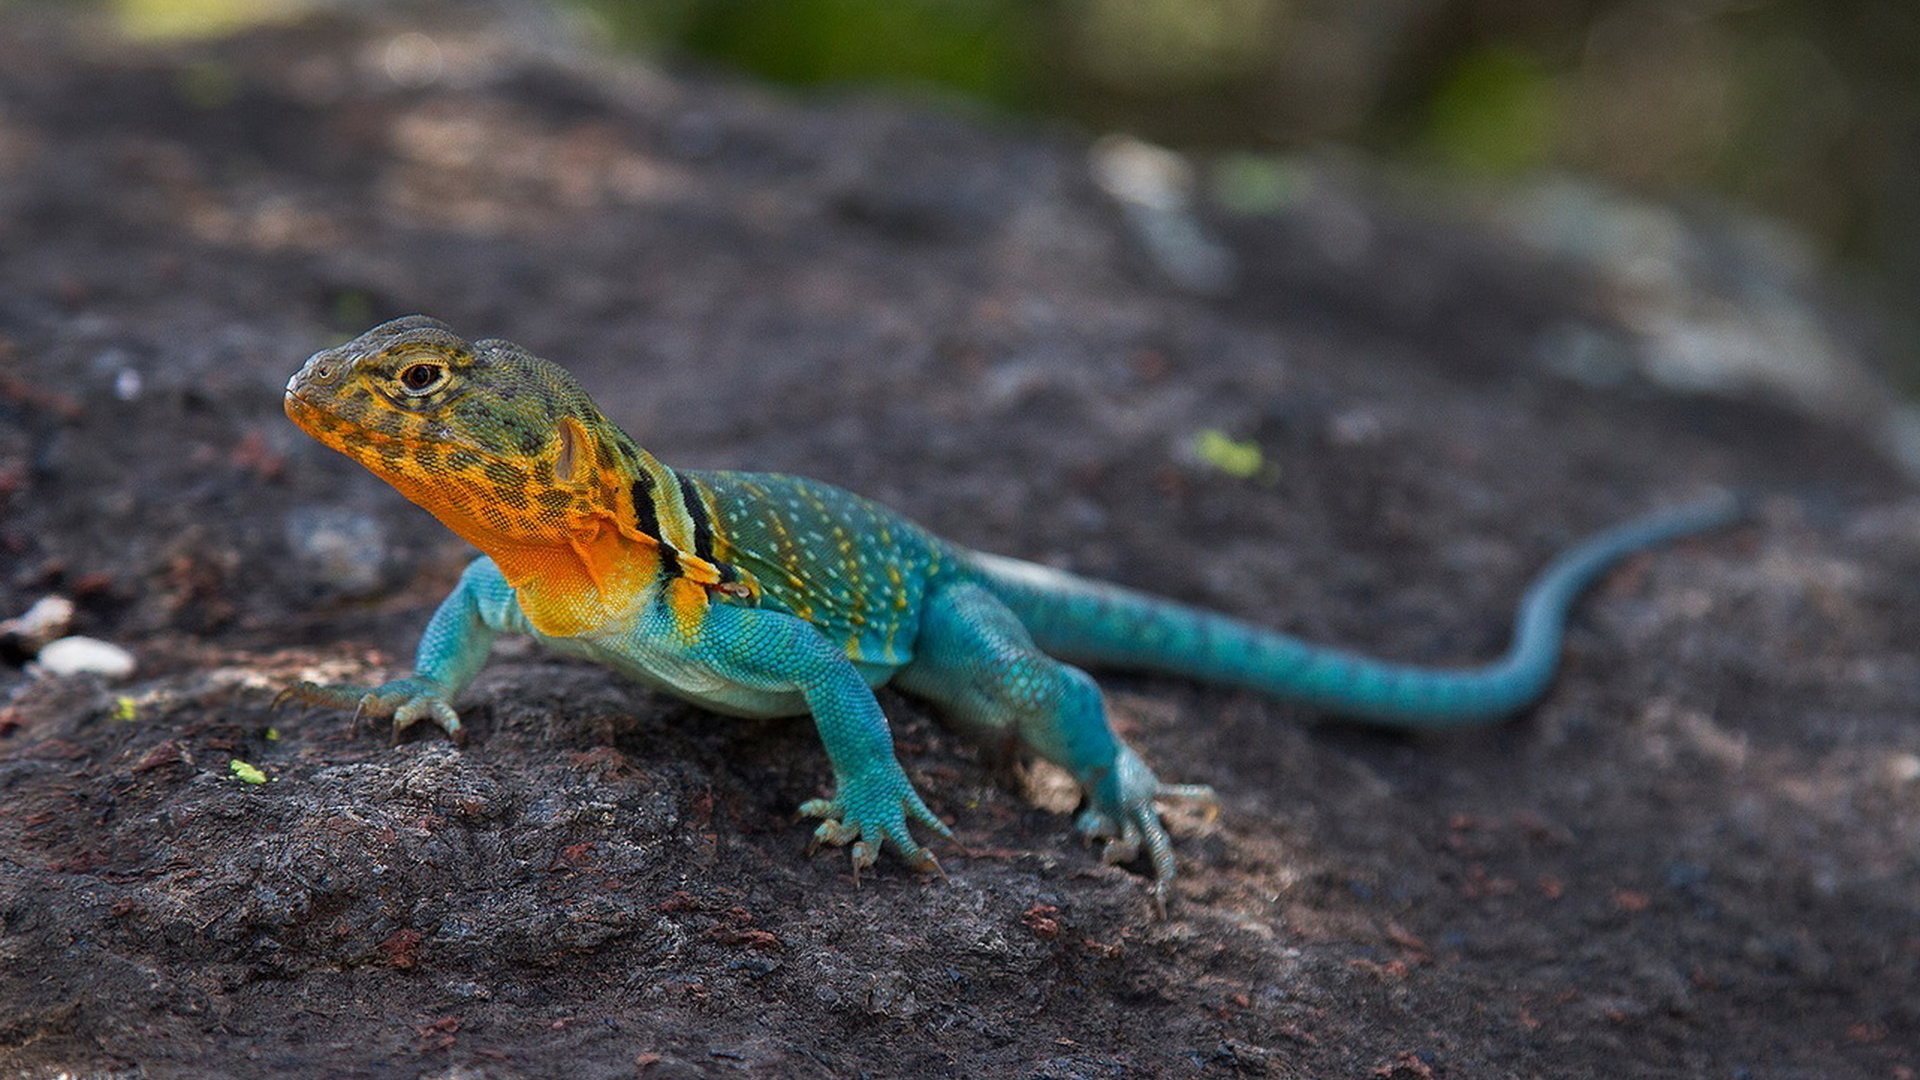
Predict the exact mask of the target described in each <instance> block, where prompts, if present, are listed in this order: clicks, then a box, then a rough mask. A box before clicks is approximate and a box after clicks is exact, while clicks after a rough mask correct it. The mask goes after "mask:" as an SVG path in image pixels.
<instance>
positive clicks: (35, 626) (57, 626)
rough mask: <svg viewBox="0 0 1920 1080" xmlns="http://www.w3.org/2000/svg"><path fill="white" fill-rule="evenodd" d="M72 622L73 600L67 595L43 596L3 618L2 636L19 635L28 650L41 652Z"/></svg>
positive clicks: (14, 636)
mask: <svg viewBox="0 0 1920 1080" xmlns="http://www.w3.org/2000/svg"><path fill="white" fill-rule="evenodd" d="M72 625H73V601H71V600H69V599H67V598H66V597H64V596H43V597H41V598H40V599H38V600H35V601H34V602H33V606H32V607H30V608H28V609H27V610H26V611H25V612H24V613H23V614H21V615H19V616H17V617H15V618H11V619H7V620H5V621H0V637H11V638H17V639H19V641H20V643H21V645H23V646H24V647H25V648H26V650H27V651H28V652H30V653H31V652H38V651H40V649H42V648H44V647H45V646H46V644H47V642H49V641H52V640H54V639H55V638H57V637H59V636H60V635H62V634H65V633H66V632H67V628H68V627H69V626H72Z"/></svg>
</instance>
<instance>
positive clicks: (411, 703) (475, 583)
mask: <svg viewBox="0 0 1920 1080" xmlns="http://www.w3.org/2000/svg"><path fill="white" fill-rule="evenodd" d="M528 631H529V627H528V626H527V622H526V618H525V616H523V615H522V614H521V613H520V605H519V601H518V600H517V599H516V598H515V597H514V592H513V588H512V586H510V585H508V584H507V581H506V579H505V578H504V577H502V576H501V575H500V570H499V568H498V567H496V566H494V564H493V560H492V559H488V558H484V557H483V558H479V559H475V560H474V561H473V562H472V563H470V564H468V566H467V569H466V570H465V571H464V572H463V573H461V575H460V581H459V583H458V584H457V585H455V586H454V587H453V591H452V592H450V593H448V594H447V598H446V599H445V600H442V601H441V602H440V607H439V609H438V610H436V611H435V612H434V613H433V618H432V619H431V620H430V621H429V622H428V623H427V628H426V631H425V632H424V633H422V634H421V635H420V644H419V646H418V648H417V649H416V651H415V653H414V661H413V675H412V676H411V677H409V678H405V679H395V680H394V681H392V682H389V683H383V684H381V685H379V686H374V687H366V686H356V685H352V684H348V683H333V684H328V685H321V684H319V683H313V682H307V681H305V680H302V681H300V682H297V683H294V684H293V685H292V686H289V687H287V688H286V689H285V690H282V691H280V693H279V695H278V696H276V697H275V698H274V699H273V703H274V705H275V706H276V707H277V706H279V705H281V704H283V703H285V702H288V701H300V702H304V703H306V704H308V705H320V706H324V707H326V708H334V709H348V708H350V709H353V710H354V719H355V721H356V722H358V720H359V718H360V717H362V716H369V717H373V718H375V719H386V718H388V717H391V718H392V719H393V732H394V736H395V737H396V738H397V737H398V736H399V734H400V733H401V732H402V731H405V730H406V729H407V728H409V727H411V726H413V725H414V724H416V723H418V722H420V721H421V720H431V721H433V722H434V723H435V724H437V725H438V726H439V727H440V728H441V729H442V730H444V731H445V732H446V733H447V734H448V735H449V736H450V737H451V738H452V739H453V741H454V742H456V743H464V742H465V741H466V734H467V733H466V729H465V728H463V727H461V726H460V714H459V713H458V712H456V711H454V708H453V699H454V697H455V696H456V695H458V694H459V693H460V691H461V690H463V689H465V688H466V686H467V684H468V683H470V682H472V681H473V677H474V676H475V675H476V674H478V673H479V671H480V668H481V667H482V666H483V665H485V664H486V662H487V652H488V650H489V649H491V648H492V645H493V639H494V637H495V636H496V635H498V634H502V633H523V634H524V633H527V632H528Z"/></svg>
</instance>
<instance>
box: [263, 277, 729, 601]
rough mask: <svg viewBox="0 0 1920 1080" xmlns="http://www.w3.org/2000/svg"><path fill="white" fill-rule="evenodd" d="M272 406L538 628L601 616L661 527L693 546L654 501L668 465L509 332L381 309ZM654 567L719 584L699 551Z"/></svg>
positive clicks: (686, 523) (680, 521) (633, 585)
mask: <svg viewBox="0 0 1920 1080" xmlns="http://www.w3.org/2000/svg"><path fill="white" fill-rule="evenodd" d="M285 404H286V410H287V415H288V417H290V418H291V419H292V420H293V422H294V423H296V424H298V425H299V426H300V427H301V428H302V429H303V430H305V431H306V432H307V433H308V434H310V435H312V436H313V437H314V438H316V439H318V440H320V441H321V442H322V443H325V444H326V445H328V446H330V447H332V448H333V449H335V450H338V451H340V452H341V453H343V454H346V455H347V456H348V457H351V458H353V459H354V460H355V461H358V462H359V463H360V464H362V465H364V466H366V467H367V468H368V469H369V470H371V471H372V472H373V473H374V474H375V475H376V476H379V477H380V478H381V479H383V480H385V481H386V482H387V483H389V484H392V485H393V486H394V487H395V488H396V489H398V490H399V491H400V493H401V494H403V495H405V496H406V497H407V498H409V499H411V500H413V501H414V502H416V503H419V504H420V505H421V506H423V507H425V508H426V509H427V510H429V511H431V512H432V513H433V515H434V516H435V517H438V518H439V519H440V520H441V521H442V522H444V523H446V525H447V527H448V528H451V529H452V530H453V531H454V532H457V533H459V534H460V535H461V536H462V537H465V538H466V539H467V541H468V542H470V543H472V544H473V545H474V546H475V547H478V548H480V549H481V550H482V551H485V552H486V553H487V554H488V555H491V556H492V557H493V559H494V561H495V562H496V563H498V564H499V566H500V569H501V571H502V572H503V573H504V574H505V575H506V577H507V580H508V581H510V582H512V583H513V584H514V586H515V587H516V588H517V589H519V590H520V591H521V601H522V607H523V608H525V609H526V610H527V614H528V616H529V618H531V619H532V620H533V622H534V625H535V626H536V627H538V628H540V629H541V630H542V631H544V632H546V633H553V634H562V633H578V632H581V631H582V630H583V629H586V628H590V627H592V626H597V625H602V624H603V623H604V621H605V620H606V619H607V618H608V617H609V614H610V612H611V611H612V610H614V609H615V608H618V607H619V606H620V605H623V604H627V603H630V602H631V601H632V600H633V599H635V598H636V597H637V596H638V595H639V593H640V592H641V588H642V586H643V585H644V584H645V582H646V581H647V580H649V579H650V578H651V577H653V576H654V575H657V574H658V573H659V571H660V567H661V565H662V558H661V551H662V548H663V547H678V546H679V544H678V543H677V541H678V540H680V537H678V536H676V535H675V530H676V529H678V530H680V531H683V532H687V533H688V534H689V535H688V538H687V541H686V542H687V543H688V545H689V546H688V547H687V548H686V550H688V551H691V550H692V547H691V530H692V527H693V526H692V524H691V521H690V520H686V514H685V512H684V508H683V507H681V506H680V505H679V503H678V500H677V498H675V499H673V500H672V501H668V502H665V503H662V502H661V499H662V497H663V496H665V495H674V496H677V494H678V492H679V485H678V484H677V483H676V482H674V481H673V479H672V478H673V474H672V473H671V471H670V470H667V469H666V468H665V466H662V465H661V464H660V463H659V462H657V461H654V460H653V458H652V457H651V456H650V455H648V454H647V453H646V452H645V451H643V450H641V449H640V448H639V447H638V446H636V445H634V443H633V440H631V439H629V438H628V437H627V436H626V434H625V433H624V432H622V431H621V430H620V429H619V428H618V427H616V426H614V425H613V424H612V423H611V422H609V421H608V420H607V418H606V417H605V416H604V415H602V414H601V412H600V410H599V409H598V408H597V407H596V406H595V405H594V404H593V401H592V399H590V398H589V397H588V396H587V393H586V391H584V390H582V389H581V388H580V385H579V383H577V382H575V381H574V379H573V376H571V375H569V374H568V373H567V372H566V371H565V369H563V368H561V367H559V366H558V365H555V364H552V363H549V362H547V361H545V360H542V359H540V358H539V357H537V356H534V355H533V354H531V353H529V352H527V351H526V350H524V349H521V348H520V347H519V346H517V345H514V344H513V343H511V342H507V341H498V340H484V341H474V342H468V341H466V340H464V339H462V338H461V337H460V336H459V335H457V334H455V333H454V332H453V331H452V330H451V329H450V328H448V327H447V326H446V324H444V323H441V322H439V321H438V320H435V319H430V318H427V317H425V316H422V315H413V316H408V317H407V318H404V319H395V320H394V321H392V322H388V323H383V324H382V325H380V326H376V327H374V328H373V329H371V330H369V331H367V332H366V333H364V334H362V335H360V336H359V337H357V338H355V339H354V340H352V341H350V342H348V343H346V344H345V345H341V346H338V347H335V348H332V349H327V350H324V351H322V352H319V353H316V354H314V356H313V357H312V359H310V360H308V361H307V362H306V365H305V366H303V367H302V368H301V369H300V370H299V372H297V373H296V374H295V375H294V376H293V378H292V379H290V380H288V382H287V393H286V402H285ZM649 493H654V494H653V495H652V496H651V497H649ZM636 497H640V498H645V499H647V500H648V501H647V504H646V505H641V506H636V504H635V499H636ZM663 510H664V511H666V512H664V513H663ZM675 511H679V512H678V513H676V512H675ZM643 522H644V523H646V524H647V525H648V526H650V527H651V531H646V530H643V529H642V527H641V526H642V523H643ZM669 562H670V563H671V564H672V565H673V566H674V567H675V569H676V574H677V575H679V576H685V577H689V578H692V579H694V580H696V581H701V582H703V583H710V582H714V581H718V580H719V572H718V571H717V570H716V569H715V568H714V567H712V566H711V565H709V564H707V563H705V562H703V561H701V560H699V559H689V558H684V557H674V558H672V559H670V560H669Z"/></svg>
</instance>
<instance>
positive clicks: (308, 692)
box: [273, 678, 467, 746]
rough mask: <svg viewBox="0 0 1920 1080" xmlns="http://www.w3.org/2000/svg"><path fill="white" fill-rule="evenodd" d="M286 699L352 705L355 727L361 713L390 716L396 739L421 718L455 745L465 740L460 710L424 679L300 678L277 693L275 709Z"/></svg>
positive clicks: (337, 706) (334, 706)
mask: <svg viewBox="0 0 1920 1080" xmlns="http://www.w3.org/2000/svg"><path fill="white" fill-rule="evenodd" d="M289 701H298V702H302V703H303V704H307V705H319V706H321V707H323V708H328V709H346V708H351V709H353V730H355V731H358V730H359V728H360V721H361V719H362V718H363V717H364V718H368V719H374V720H384V719H387V718H389V717H391V718H392V720H393V737H394V740H395V741H396V742H397V741H398V740H399V738H400V733H401V732H403V731H405V730H407V729H408V728H410V727H412V726H413V725H415V724H417V723H419V722H420V721H422V720H431V721H433V723H434V724H435V726H437V727H439V728H440V730H442V731H444V732H446V733H447V736H448V737H449V738H451V739H452V740H453V741H454V744H455V745H459V746H464V745H466V741H467V729H466V728H464V727H461V726H460V714H459V713H457V712H455V711H454V710H453V706H452V705H451V704H449V703H448V702H447V699H446V694H445V692H444V691H442V690H441V689H440V687H439V686H438V685H436V684H434V683H432V682H430V681H428V680H426V679H421V678H412V679H396V680H394V681H393V682H390V683H385V684H382V685H380V686H375V687H371V688H369V687H365V686H353V685H351V684H347V683H334V684H331V685H326V686H322V685H321V684H319V683H313V682H307V681H305V680H302V681H300V682H297V683H294V684H293V685H292V686H289V687H287V688H286V689H285V690H282V691H280V693H278V694H276V695H275V696H274V699H273V707H274V708H276V709H277V708H279V707H280V706H282V705H284V704H286V703H287V702H289Z"/></svg>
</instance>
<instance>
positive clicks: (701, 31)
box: [574, 0, 1034, 106]
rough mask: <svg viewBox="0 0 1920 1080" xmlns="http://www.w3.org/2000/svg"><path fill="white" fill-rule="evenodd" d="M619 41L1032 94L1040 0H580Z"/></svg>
mask: <svg viewBox="0 0 1920 1080" xmlns="http://www.w3.org/2000/svg"><path fill="white" fill-rule="evenodd" d="M574 2H575V3H576V4H577V5H579V6H581V7H583V8H585V9H586V10H588V11H590V12H592V13H593V14H595V15H596V16H597V17H598V18H600V19H601V20H602V21H603V22H604V24H605V25H606V26H607V28H608V29H609V31H610V32H611V33H612V35H613V36H614V38H615V40H616V41H619V42H621V43H624V44H627V45H630V46H634V47H639V48H643V49H661V48H665V47H671V48H673V49H676V50H679V51H683V52H687V53H692V54H696V55H699V56H703V57H706V58H708V59H711V60H716V61H719V62H721V63H724V64H727V65H729V66H733V67H737V68H740V69H743V70H746V71H750V72H753V73H754V74H756V75H760V76H762V77H765V78H769V79H773V80H775V81H778V82H784V83H788V84H791V85H796V86H820V85H827V84H835V83H862V82H869V83H875V82H877V83H889V84H894V85H915V86H930V87H940V88H944V89H948V90H952V91H956V92H958V93H960V94H963V95H966V96H968V97H973V98H977V99H980V100H983V101H987V102H991V103H994V104H998V105H1003V106H1009V105H1019V104H1023V103H1025V102H1026V100H1027V97H1028V89H1029V88H1028V85H1027V83H1028V50H1029V49H1030V48H1031V45H1032V42H1033V36H1034V35H1033V32H1032V27H1031V21H1030V13H1031V11H1032V5H1029V4H1022V3H1018V2H1016V0H707V2H702V0H574Z"/></svg>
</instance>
